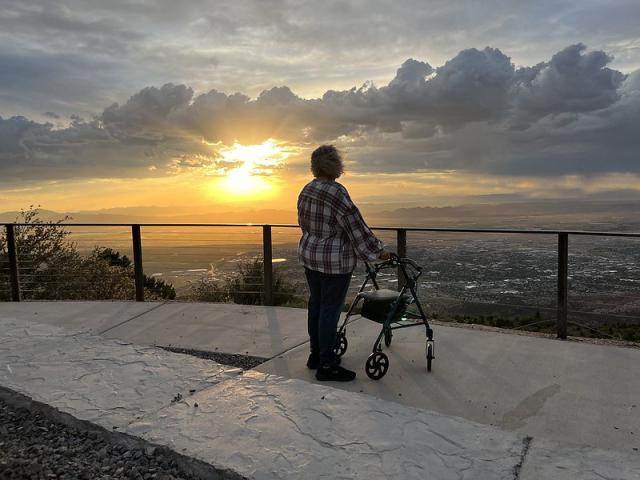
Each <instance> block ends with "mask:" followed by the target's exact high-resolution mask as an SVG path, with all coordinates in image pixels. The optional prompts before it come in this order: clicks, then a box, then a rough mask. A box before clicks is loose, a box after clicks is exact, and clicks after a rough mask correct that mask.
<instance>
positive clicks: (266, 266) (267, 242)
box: [262, 225, 273, 305]
mask: <svg viewBox="0 0 640 480" xmlns="http://www.w3.org/2000/svg"><path fill="white" fill-rule="evenodd" d="M262 252H263V256H262V258H263V260H262V268H263V283H264V290H263V300H262V302H263V303H264V305H273V247H272V244H271V225H263V226H262Z"/></svg>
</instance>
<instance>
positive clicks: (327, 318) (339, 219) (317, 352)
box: [298, 145, 389, 382]
mask: <svg viewBox="0 0 640 480" xmlns="http://www.w3.org/2000/svg"><path fill="white" fill-rule="evenodd" d="M343 170H344V168H343V164H342V157H341V156H340V153H339V152H338V151H337V150H336V148H335V147H334V146H333V145H322V146H321V147H318V148H317V149H316V150H315V151H314V152H313V153H312V154H311V172H312V173H313V176H314V177H315V178H314V179H313V180H312V181H311V182H309V183H308V184H307V185H305V187H304V188H303V189H302V191H301V192H300V195H299V197H298V224H299V225H300V228H302V238H301V239H300V244H299V245H298V258H299V260H300V262H301V263H302V264H303V265H304V270H305V275H306V277H307V283H308V284H309V291H310V295H309V312H308V328H309V339H310V344H311V354H310V355H309V360H308V361H307V366H308V367H309V368H310V369H317V371H316V379H318V380H320V381H327V380H334V381H342V382H347V381H350V380H353V379H354V378H355V377H356V374H355V372H352V371H350V370H347V369H345V368H342V367H340V365H339V363H340V358H339V357H337V356H336V354H335V352H334V344H335V341H336V328H337V325H338V320H339V318H340V312H341V311H342V307H343V306H344V301H345V297H346V295H347V290H348V288H349V282H350V281H351V272H353V269H354V268H355V266H356V261H357V259H358V258H360V259H362V260H367V261H374V260H377V259H383V260H386V259H388V258H389V252H386V251H385V250H384V248H383V246H382V242H381V241H380V240H378V239H377V238H376V237H375V235H374V234H373V233H372V232H371V230H370V229H369V227H368V226H367V224H366V223H365V221H364V219H363V218H362V215H361V214H360V211H359V210H358V208H357V207H356V206H355V205H354V204H353V202H352V201H351V198H350V197H349V193H348V192H347V189H346V188H344V187H343V186H342V185H341V184H339V183H338V182H336V178H338V177H339V176H340V175H342V173H343Z"/></svg>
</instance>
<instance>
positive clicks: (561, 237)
mask: <svg viewBox="0 0 640 480" xmlns="http://www.w3.org/2000/svg"><path fill="white" fill-rule="evenodd" d="M38 226H45V227H47V226H48V227H52V228H63V227H130V228H131V241H132V247H133V263H134V278H135V300H136V301H138V302H142V301H144V296H145V294H144V271H143V264H142V254H143V249H142V236H141V227H251V228H256V227H262V247H263V279H262V280H263V303H264V305H267V306H269V305H273V244H272V235H271V233H272V228H273V227H277V228H299V226H298V225H294V224H264V225H262V224H252V223H144V224H130V223H57V224H51V223H7V224H5V229H6V240H7V254H8V260H9V283H10V292H11V299H12V300H13V301H15V302H19V301H21V289H20V268H19V264H18V249H17V246H16V235H15V228H16V227H38ZM372 230H378V231H395V232H396V240H397V243H396V250H397V253H398V255H399V256H401V257H406V256H407V232H438V233H482V234H526V235H545V236H549V235H551V236H557V239H558V251H557V252H558V263H557V272H558V275H557V316H556V330H557V335H558V338H561V339H566V338H567V313H568V298H569V295H568V285H569V283H568V272H569V235H576V236H596V237H627V238H640V233H624V232H599V231H583V230H515V229H482V228H471V229H470V228H422V227H372ZM400 278H401V276H400V275H399V279H400ZM398 288H399V289H400V288H402V284H401V281H399V282H398Z"/></svg>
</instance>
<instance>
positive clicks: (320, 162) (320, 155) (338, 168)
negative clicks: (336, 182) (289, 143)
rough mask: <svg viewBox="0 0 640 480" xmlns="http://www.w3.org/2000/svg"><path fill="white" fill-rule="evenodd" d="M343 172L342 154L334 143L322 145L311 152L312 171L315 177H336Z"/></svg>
mask: <svg viewBox="0 0 640 480" xmlns="http://www.w3.org/2000/svg"><path fill="white" fill-rule="evenodd" d="M343 172H344V165H343V164H342V155H340V152H338V149H337V148H336V147H334V146H333V145H321V146H319V147H318V148H316V149H315V150H314V151H313V153H312V154H311V173H313V176H314V177H329V178H333V179H335V178H338V177H339V176H340V175H342V173H343Z"/></svg>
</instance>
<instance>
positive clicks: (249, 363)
mask: <svg viewBox="0 0 640 480" xmlns="http://www.w3.org/2000/svg"><path fill="white" fill-rule="evenodd" d="M160 348H163V349H164V350H168V351H169V352H174V353H183V354H185V355H193V356H194V357H198V358H204V359H206V360H213V361H214V362H218V363H221V364H223V365H230V366H232V367H238V368H241V369H243V370H250V369H252V368H255V367H257V366H258V365H260V364H261V363H264V362H266V361H267V360H268V358H262V357H253V356H251V355H240V354H238V353H222V352H207V351H204V350H193V349H190V348H179V347H171V346H166V347H165V346H160Z"/></svg>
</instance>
